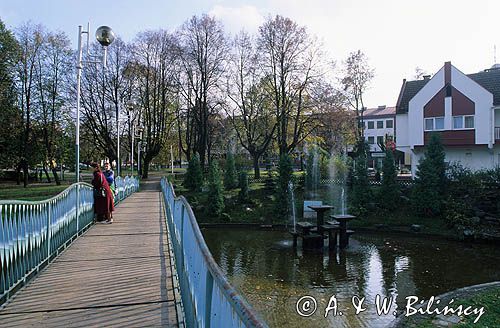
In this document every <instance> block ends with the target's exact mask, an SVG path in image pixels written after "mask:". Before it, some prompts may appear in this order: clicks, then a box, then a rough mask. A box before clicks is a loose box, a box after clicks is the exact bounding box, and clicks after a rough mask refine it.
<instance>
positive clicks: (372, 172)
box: [368, 167, 376, 177]
mask: <svg viewBox="0 0 500 328" xmlns="http://www.w3.org/2000/svg"><path fill="white" fill-rule="evenodd" d="M375 173H376V171H375V169H374V168H372V167H369V168H368V176H370V177H373V176H375Z"/></svg>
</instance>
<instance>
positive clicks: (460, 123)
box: [453, 116, 464, 129]
mask: <svg viewBox="0 0 500 328" xmlns="http://www.w3.org/2000/svg"><path fill="white" fill-rule="evenodd" d="M463 127H464V117H463V116H453V128H454V129H463Z"/></svg>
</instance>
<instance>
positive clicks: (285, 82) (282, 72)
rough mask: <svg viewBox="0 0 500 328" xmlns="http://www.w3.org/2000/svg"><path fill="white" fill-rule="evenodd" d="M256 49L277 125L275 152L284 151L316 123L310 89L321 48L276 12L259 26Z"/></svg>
mask: <svg viewBox="0 0 500 328" xmlns="http://www.w3.org/2000/svg"><path fill="white" fill-rule="evenodd" d="M258 52H259V54H260V56H261V58H260V62H261V65H262V68H263V70H264V74H265V76H266V78H265V80H264V81H266V84H267V85H266V90H268V92H269V96H270V98H271V99H272V102H273V107H274V110H275V116H276V120H277V124H278V126H277V141H278V147H279V152H280V154H287V153H290V152H291V151H293V150H294V149H295V147H296V146H297V144H299V143H300V142H301V141H302V140H304V138H306V137H307V136H308V135H309V134H310V133H311V131H313V129H314V128H315V126H316V124H317V122H316V117H315V115H311V114H312V113H313V112H314V110H315V107H314V101H312V100H313V99H312V90H313V89H314V85H315V83H317V82H318V81H319V80H321V78H322V69H320V65H321V63H322V61H321V55H322V54H321V47H320V46H319V45H318V44H317V43H316V42H315V40H314V39H313V38H311V37H310V36H309V34H308V33H307V31H306V29H305V27H301V26H298V25H297V24H296V23H295V22H294V21H292V20H291V19H289V18H285V17H282V16H279V15H278V16H276V17H275V18H268V19H267V21H266V22H264V24H263V25H262V26H261V27H260V28H259V38H258Z"/></svg>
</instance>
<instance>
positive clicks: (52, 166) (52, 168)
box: [49, 161, 62, 186]
mask: <svg viewBox="0 0 500 328" xmlns="http://www.w3.org/2000/svg"><path fill="white" fill-rule="evenodd" d="M49 165H50V169H51V171H52V175H53V176H54V181H55V182H56V185H58V186H60V185H61V180H59V175H58V174H57V169H56V167H55V165H54V161H51V163H50V164H49ZM61 168H62V163H61Z"/></svg>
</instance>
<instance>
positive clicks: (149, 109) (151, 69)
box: [133, 30, 177, 178]
mask: <svg viewBox="0 0 500 328" xmlns="http://www.w3.org/2000/svg"><path fill="white" fill-rule="evenodd" d="M174 42H175V40H174V39H173V37H172V36H171V35H170V34H168V33H167V32H166V31H162V30H160V31H149V32H144V33H141V34H140V35H139V36H138V38H137V39H136V41H135V43H134V46H133V52H134V55H133V67H134V75H135V78H136V81H137V82H138V83H137V92H138V95H137V96H138V99H137V100H138V103H139V107H140V109H141V112H140V118H139V119H140V120H141V122H143V123H144V143H145V146H146V149H145V151H144V152H143V156H142V157H141V158H140V159H139V160H141V159H142V160H143V163H144V164H143V165H142V166H141V168H142V170H143V171H142V176H143V178H147V177H148V172H149V165H150V163H151V161H152V160H153V159H154V158H155V157H156V156H158V154H160V151H161V150H162V148H163V147H164V144H165V141H166V139H167V137H168V135H169V133H170V131H171V128H172V127H173V119H174V117H175V116H174V107H175V106H176V100H177V95H176V90H175V88H174V86H173V85H172V83H171V81H172V80H173V75H174V74H175V70H174V62H175V55H174V52H172V49H173V48H174Z"/></svg>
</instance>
